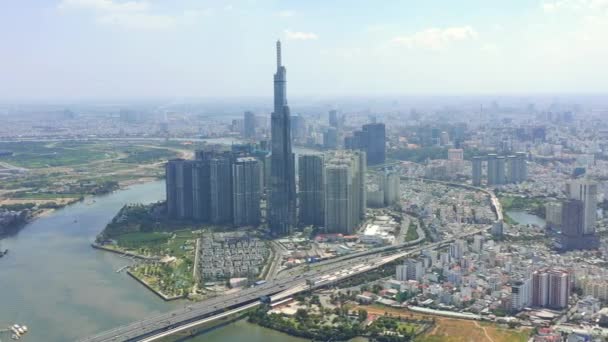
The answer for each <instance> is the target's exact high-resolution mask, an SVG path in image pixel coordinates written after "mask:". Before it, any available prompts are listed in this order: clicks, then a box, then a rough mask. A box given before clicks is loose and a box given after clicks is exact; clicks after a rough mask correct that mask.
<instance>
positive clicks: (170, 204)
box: [165, 159, 192, 220]
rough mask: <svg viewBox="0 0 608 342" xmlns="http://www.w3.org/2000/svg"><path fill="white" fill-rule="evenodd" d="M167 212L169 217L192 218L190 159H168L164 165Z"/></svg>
mask: <svg viewBox="0 0 608 342" xmlns="http://www.w3.org/2000/svg"><path fill="white" fill-rule="evenodd" d="M165 171H166V178H167V180H166V183H165V184H166V195H167V213H168V216H169V217H170V218H175V219H180V220H183V219H191V218H192V161H191V160H184V159H174V160H169V162H168V163H167V165H166V166H165Z"/></svg>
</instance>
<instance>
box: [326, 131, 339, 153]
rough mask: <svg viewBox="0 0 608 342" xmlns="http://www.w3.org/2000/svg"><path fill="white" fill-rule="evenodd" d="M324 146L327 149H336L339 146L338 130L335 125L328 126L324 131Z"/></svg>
mask: <svg viewBox="0 0 608 342" xmlns="http://www.w3.org/2000/svg"><path fill="white" fill-rule="evenodd" d="M323 147H325V148H327V149H335V148H337V147H338V130H337V129H335V128H334V127H328V128H327V130H326V131H325V132H323Z"/></svg>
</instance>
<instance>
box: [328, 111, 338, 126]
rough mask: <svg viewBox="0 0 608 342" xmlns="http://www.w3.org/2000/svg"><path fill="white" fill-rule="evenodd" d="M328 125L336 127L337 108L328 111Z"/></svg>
mask: <svg viewBox="0 0 608 342" xmlns="http://www.w3.org/2000/svg"><path fill="white" fill-rule="evenodd" d="M329 125H330V126H331V127H333V128H338V111H337V110H330V111H329Z"/></svg>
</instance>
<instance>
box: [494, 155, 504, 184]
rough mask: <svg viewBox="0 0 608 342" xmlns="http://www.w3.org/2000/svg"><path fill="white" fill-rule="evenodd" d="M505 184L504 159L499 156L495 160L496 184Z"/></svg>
mask: <svg viewBox="0 0 608 342" xmlns="http://www.w3.org/2000/svg"><path fill="white" fill-rule="evenodd" d="M495 184H499V185H501V184H505V157H503V156H499V157H497V158H496V183H495Z"/></svg>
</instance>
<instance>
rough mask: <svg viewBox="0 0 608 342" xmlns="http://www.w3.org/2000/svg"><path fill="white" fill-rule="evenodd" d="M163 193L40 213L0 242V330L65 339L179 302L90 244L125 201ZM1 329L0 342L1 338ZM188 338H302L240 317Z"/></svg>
mask: <svg viewBox="0 0 608 342" xmlns="http://www.w3.org/2000/svg"><path fill="white" fill-rule="evenodd" d="M163 197H164V182H160V181H159V182H153V183H147V184H141V185H135V186H132V187H130V188H129V189H126V190H121V191H117V192H114V193H112V194H109V195H105V196H100V197H95V202H94V203H90V202H89V201H87V202H89V204H86V203H84V202H81V203H77V204H74V205H71V206H68V207H65V208H63V209H60V210H57V211H55V212H53V213H51V214H49V215H48V216H45V217H41V218H39V219H37V220H35V221H34V222H32V223H30V224H28V225H27V226H25V227H24V228H23V229H22V230H21V231H20V232H19V233H18V234H17V235H15V236H12V237H8V238H5V239H3V240H1V241H0V245H1V248H7V249H9V253H8V254H7V255H6V256H5V257H3V258H2V259H0V330H1V329H3V328H5V327H6V326H8V325H9V324H15V323H17V324H26V325H28V328H29V329H30V332H29V333H28V335H27V336H26V338H25V340H26V341H46V342H54V341H57V342H66V341H73V340H76V339H78V338H82V337H85V336H88V335H92V334H95V333H97V332H101V331H103V330H107V329H111V328H113V327H116V326H118V325H122V324H126V323H129V322H131V321H135V320H138V319H142V318H144V317H147V316H151V315H155V314H159V313H161V312H164V311H168V310H170V309H172V308H176V307H179V306H183V305H186V302H185V301H181V302H170V303H166V302H164V301H162V300H161V299H159V298H158V297H157V296H156V295H154V294H153V293H151V292H150V291H148V290H147V289H145V288H144V287H143V286H141V285H140V284H139V283H137V282H136V281H135V280H133V279H131V278H130V277H129V276H128V275H127V274H125V273H116V272H115V271H116V270H117V269H118V268H120V267H122V266H124V265H126V264H128V263H129V261H128V260H126V259H123V258H121V257H120V256H118V255H116V254H113V253H108V252H103V251H99V250H95V249H93V248H91V246H90V243H91V242H92V241H93V240H94V239H95V236H96V235H97V234H98V233H99V232H100V231H101V230H102V229H103V228H104V227H105V225H106V224H107V223H108V222H109V221H110V220H111V219H112V217H114V215H115V214H116V212H117V211H118V210H119V209H120V208H121V207H122V206H123V205H124V204H126V203H150V202H155V201H157V200H160V199H162V198H163ZM8 339H9V336H8V335H7V334H6V333H0V340H8ZM191 340H192V341H208V342H215V341H218V342H219V341H242V340H247V341H248V342H258V341H259V342H262V341H271V342H274V341H277V342H278V341H302V340H301V339H298V338H293V337H290V336H287V335H284V334H281V333H278V332H275V331H272V330H269V329H265V328H262V327H259V326H255V325H251V324H249V323H247V322H246V321H239V322H235V323H232V324H230V325H227V326H225V327H222V328H218V329H216V330H213V331H210V332H208V333H206V334H204V335H201V336H199V337H195V338H193V339H191Z"/></svg>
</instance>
